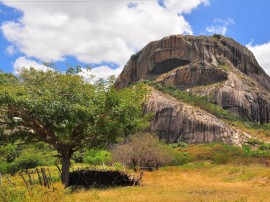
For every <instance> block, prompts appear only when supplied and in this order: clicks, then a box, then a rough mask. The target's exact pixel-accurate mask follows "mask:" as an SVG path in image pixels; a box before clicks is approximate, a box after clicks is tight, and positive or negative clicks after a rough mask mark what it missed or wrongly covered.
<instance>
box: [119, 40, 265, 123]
mask: <svg viewBox="0 0 270 202" xmlns="http://www.w3.org/2000/svg"><path fill="white" fill-rule="evenodd" d="M142 79H150V80H156V81H157V82H160V83H162V84H164V85H174V86H176V87H177V88H179V89H181V90H185V91H187V92H190V93H194V94H198V95H207V96H212V99H213V100H214V102H215V103H217V104H218V105H220V106H221V107H223V108H224V109H227V110H230V111H231V112H232V113H234V114H236V115H237V116H239V117H240V118H242V119H249V120H253V121H255V122H258V123H261V124H263V123H269V122H270V116H269V111H270V78H269V76H268V75H267V74H266V73H265V72H264V70H263V69H262V68H261V67H260V66H259V64H258V63H257V61H256V59H255V57H254V55H253V54H252V53H251V52H250V51H249V50H248V49H247V48H246V47H244V46H242V45H240V44H239V43H237V42H235V41H234V40H233V39H230V38H226V37H223V36H220V35H214V36H211V37H206V36H199V37H196V36H184V35H176V36H169V37H165V38H163V39H161V40H159V41H154V42H151V43H149V44H148V45H147V46H146V47H145V48H143V49H142V50H141V51H140V52H138V53H137V54H135V55H133V56H132V57H131V59H130V60H129V61H128V63H127V65H126V66H125V68H124V70H123V72H122V73H121V74H120V76H119V77H118V79H117V81H116V86H117V87H118V88H122V87H125V86H128V85H129V84H132V83H134V82H137V81H139V80H142Z"/></svg>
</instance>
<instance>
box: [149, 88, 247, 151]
mask: <svg viewBox="0 0 270 202" xmlns="http://www.w3.org/2000/svg"><path fill="white" fill-rule="evenodd" d="M146 109H147V112H154V118H153V120H152V122H151V130H152V131H156V132H157V134H158V135H159V136H160V138H162V139H165V140H166V141H167V142H171V143H173V142H179V141H185V142H188V143H205V142H208V143H211V142H224V143H227V144H233V145H238V146H240V145H241V144H243V143H244V142H245V140H247V137H245V136H244V135H243V134H240V133H239V132H237V131H236V130H235V129H232V128H230V127H229V126H228V125H226V124H225V123H224V122H223V121H221V120H219V119H217V118H216V117H215V116H213V115H211V114H209V113H207V112H205V111H203V110H201V109H198V108H194V107H193V106H191V105H188V104H185V103H182V102H180V101H178V100H176V99H175V98H173V97H171V96H168V95H165V94H163V93H161V92H158V91H156V90H153V91H152V93H151V96H150V99H149V101H148V103H147V106H146Z"/></svg>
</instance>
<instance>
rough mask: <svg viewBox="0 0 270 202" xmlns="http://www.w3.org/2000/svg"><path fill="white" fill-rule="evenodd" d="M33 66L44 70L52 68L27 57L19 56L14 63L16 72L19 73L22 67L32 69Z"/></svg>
mask: <svg viewBox="0 0 270 202" xmlns="http://www.w3.org/2000/svg"><path fill="white" fill-rule="evenodd" d="M31 67H32V68H35V69H38V70H42V71H47V70H49V69H51V68H49V67H46V66H45V65H43V64H41V63H39V62H36V61H34V60H31V59H28V58H26V57H19V58H18V59H17V60H16V61H15V63H14V73H15V74H18V73H19V71H20V69H21V68H27V69H30V68H31Z"/></svg>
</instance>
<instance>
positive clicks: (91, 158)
mask: <svg viewBox="0 0 270 202" xmlns="http://www.w3.org/2000/svg"><path fill="white" fill-rule="evenodd" d="M111 159H112V154H111V153H110V152H109V151H106V150H95V149H91V150H89V151H86V152H85V153H84V154H83V162H84V163H88V164H91V165H100V164H103V163H104V164H108V163H109V162H111Z"/></svg>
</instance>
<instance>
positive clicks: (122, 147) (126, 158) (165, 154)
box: [111, 133, 173, 170]
mask: <svg viewBox="0 0 270 202" xmlns="http://www.w3.org/2000/svg"><path fill="white" fill-rule="evenodd" d="M111 151H112V154H113V161H114V162H121V163H124V164H126V165H128V166H129V167H130V168H132V169H134V170H136V169H137V167H138V166H149V165H152V166H153V165H155V166H159V165H166V164H168V163H169V162H171V161H172V160H173V156H172V155H171V154H172V153H171V152H172V150H171V148H170V147H169V146H168V145H165V144H164V143H163V142H161V141H159V139H158V137H156V136H154V135H152V134H149V133H138V134H135V135H133V136H130V137H129V138H127V139H126V140H125V142H124V143H123V144H118V145H114V147H113V148H112V149H111Z"/></svg>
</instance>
